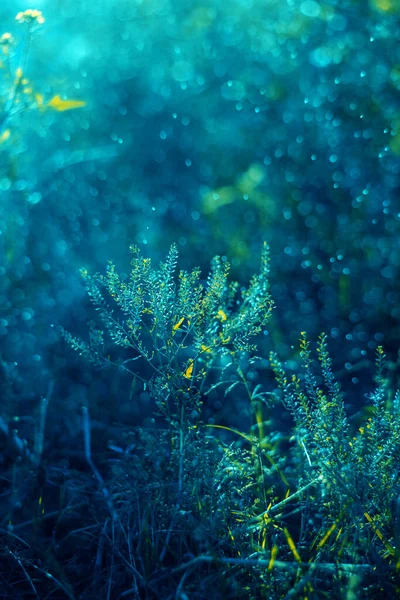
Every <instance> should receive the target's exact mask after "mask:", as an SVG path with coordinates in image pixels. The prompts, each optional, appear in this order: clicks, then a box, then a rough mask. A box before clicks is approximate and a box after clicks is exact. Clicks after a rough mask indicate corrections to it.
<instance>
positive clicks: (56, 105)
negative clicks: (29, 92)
mask: <svg viewBox="0 0 400 600" xmlns="http://www.w3.org/2000/svg"><path fill="white" fill-rule="evenodd" d="M47 106H49V107H50V108H52V109H53V110H57V111H59V112H63V111H64V110H71V109H73V108H82V106H86V102H84V101H83V100H62V99H61V97H60V96H54V97H53V98H52V99H51V100H50V101H49V102H48V103H47Z"/></svg>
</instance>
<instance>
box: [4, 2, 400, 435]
mask: <svg viewBox="0 0 400 600" xmlns="http://www.w3.org/2000/svg"><path fill="white" fill-rule="evenodd" d="M27 8H37V9H39V10H41V11H42V12H43V16H44V17H45V19H46V21H45V23H44V24H43V26H42V27H41V30H40V32H39V31H38V32H37V33H36V34H35V36H34V37H33V40H32V43H31V44H30V47H29V57H28V62H27V66H26V70H25V74H24V75H26V77H27V78H28V79H29V81H31V82H32V85H33V87H34V89H35V90H37V92H38V93H40V94H41V95H43V97H44V98H45V99H46V100H49V99H50V98H52V97H54V96H55V95H57V94H60V95H61V96H62V98H72V99H74V100H82V101H84V102H85V103H86V105H85V106H84V107H83V108H79V109H77V110H71V111H65V112H57V111H47V110H46V111H45V110H39V109H37V110H26V111H22V112H21V113H19V114H18V115H16V116H15V117H14V118H13V119H12V120H11V121H10V122H9V123H8V127H9V130H10V136H9V138H8V139H4V140H3V139H2V141H1V143H0V352H1V357H2V361H3V368H4V370H5V371H6V372H7V373H8V380H9V381H11V382H12V386H13V387H14V388H15V389H14V392H16V393H14V396H13V397H14V402H15V398H17V399H18V400H17V402H19V403H20V404H21V406H22V405H23V406H24V410H26V407H28V406H32V407H33V408H34V407H35V406H36V405H37V401H38V398H39V397H40V396H41V395H43V394H45V393H46V390H47V387H48V382H49V381H50V380H51V381H54V382H55V384H56V388H55V389H56V390H57V393H56V394H55V395H56V396H57V398H58V400H57V401H56V403H55V407H57V406H59V408H60V407H62V406H65V402H68V405H67V406H68V410H69V412H70V414H71V415H72V414H73V413H74V407H78V406H80V404H81V403H82V397H83V396H86V395H87V394H89V395H90V396H91V397H93V398H96V401H98V402H99V405H100V406H101V403H102V402H103V404H104V405H105V404H107V403H108V410H109V406H110V398H112V399H113V401H114V403H115V406H117V405H118V407H119V408H118V411H119V412H118V414H116V415H113V416H112V418H121V414H122V413H121V411H123V410H126V412H127V413H129V415H130V418H133V419H137V418H138V415H139V414H145V413H146V412H149V411H150V412H151V410H152V406H150V404H149V405H148V406H147V405H146V403H148V402H149V399H148V398H147V397H146V395H142V396H143V397H141V401H142V403H143V406H141V405H140V402H138V403H134V406H132V403H130V404H129V406H127V401H128V399H127V398H126V396H127V394H126V390H127V389H129V385H130V383H129V382H128V381H125V380H124V378H123V376H122V375H121V374H118V373H116V374H113V375H110V373H104V372H102V371H101V372H96V371H95V370H94V369H92V368H91V367H90V366H88V365H86V364H82V362H81V361H80V359H79V357H77V356H75V355H73V354H72V352H71V351H70V350H69V349H68V348H66V347H65V344H64V343H62V342H60V340H59V338H58V335H57V333H56V326H58V325H63V326H64V327H65V328H67V329H69V330H70V331H72V332H73V333H74V334H80V335H82V336H86V331H87V326H86V322H87V320H88V318H90V317H91V316H92V312H91V309H90V307H89V305H88V302H87V299H86V296H85V292H84V290H83V286H82V283H81V281H80V277H79V269H80V268H81V267H84V268H87V269H88V270H89V271H91V272H93V271H98V270H103V268H104V267H105V264H106V261H107V260H108V259H113V260H115V261H116V263H117V265H118V268H119V269H120V270H121V271H125V272H126V271H127V270H128V269H129V252H128V247H129V244H131V243H135V244H138V245H139V246H140V247H141V249H142V252H143V254H144V255H147V256H150V257H152V258H153V259H154V260H155V261H156V262H157V261H158V260H160V259H162V258H163V257H164V256H165V254H166V252H167V251H168V248H169V246H170V244H171V243H172V242H176V243H177V244H178V247H179V251H180V267H182V268H191V267H194V266H197V265H199V266H200V267H201V268H202V270H203V272H204V275H206V274H207V270H208V267H209V263H210V260H211V258H212V257H213V256H214V255H215V254H219V255H222V256H226V257H227V259H228V260H229V262H230V263H231V265H232V277H233V278H234V279H237V280H238V281H240V282H241V283H245V282H247V281H248V279H249V276H250V275H251V274H252V273H253V272H255V271H257V269H258V261H259V254H260V246H261V243H262V241H263V240H267V241H268V243H269V244H270V247H271V293H272V295H273V298H274V300H275V303H276V305H277V308H276V309H275V311H274V317H273V320H272V322H271V325H270V328H269V329H268V332H265V336H264V337H263V339H262V340H261V344H260V354H262V355H263V356H268V351H269V350H270V349H274V350H276V351H277V352H278V353H279V355H280V356H281V358H282V359H283V360H288V361H289V366H290V365H294V364H295V360H296V356H297V352H298V350H297V349H298V338H299V332H300V331H301V330H306V331H307V332H308V334H309V337H310V338H311V339H315V338H316V337H317V335H318V334H319V333H320V332H321V331H326V332H327V334H328V335H329V340H330V348H331V350H332V354H333V357H334V368H335V371H336V372H337V373H338V375H339V377H340V379H341V380H342V381H343V382H344V384H346V385H345V387H346V401H347V402H348V403H349V404H351V403H354V404H357V403H360V402H361V403H362V402H364V398H363V396H364V393H365V391H366V389H367V388H368V387H369V386H370V384H371V381H372V375H373V369H372V366H373V362H374V350H375V348H376V346H377V345H378V344H382V345H383V346H384V347H385V350H386V352H387V354H388V355H389V356H390V358H391V360H392V361H393V362H395V361H396V360H397V350H398V339H399V321H400V304H399V299H400V280H399V264H400V251H399V250H400V202H399V190H400V45H399V42H398V40H399V36H400V19H399V16H400V1H399V0H370V1H369V2H368V1H366V0H340V1H339V0H338V1H335V0H327V1H323V2H322V1H321V2H317V1H316V0H285V1H282V0H253V1H252V0H231V1H230V2H217V1H216V0H201V1H200V0H195V1H191V0H174V1H173V2H172V1H171V0H118V1H117V0H98V1H97V2H88V1H87V0H52V1H51V2H50V1H49V0H36V1H35V3H34V6H33V5H31V3H30V2H25V0H18V1H16V0H2V2H1V7H0V23H1V29H2V32H10V33H11V34H12V35H13V36H14V37H15V39H16V41H17V42H18V43H17V45H16V46H15V49H14V50H13V52H12V55H11V56H10V61H11V62H10V64H11V65H12V69H17V68H18V66H20V63H21V60H23V56H24V52H25V51H26V50H27V48H26V39H25V38H24V28H23V27H21V25H20V24H18V23H17V22H16V21H15V15H16V13H17V12H18V11H23V10H25V9H27ZM4 73H5V68H4V65H2V68H0V102H1V104H0V106H1V107H2V109H1V110H3V111H4V107H5V105H6V100H7V93H8V91H7V81H6V78H5V77H4ZM268 377H270V376H269V375H268ZM269 381H270V380H269V379H268V380H267V381H263V383H265V384H266V386H267V387H268V385H270V386H272V387H273V384H272V383H271V384H269V383H268V382H269ZM4 397H5V396H4ZM10 397H11V396H10ZM57 402H59V404H58V405H57ZM63 402H64V404H63ZM215 402H218V403H219V404H218V405H217V406H216V407H214V408H217V409H218V410H222V411H223V407H222V404H221V401H220V399H219V400H216V401H215ZM124 407H125V408H124ZM211 409H212V406H211ZM211 409H210V411H211ZM10 410H12V412H13V413H18V412H21V407H18V406H15V404H14V406H13V407H12V409H10ZM115 410H117V409H115ZM209 416H210V417H211V412H210V413H209ZM71 422H72V421H71ZM71 427H72V425H71ZM55 431H56V429H55Z"/></svg>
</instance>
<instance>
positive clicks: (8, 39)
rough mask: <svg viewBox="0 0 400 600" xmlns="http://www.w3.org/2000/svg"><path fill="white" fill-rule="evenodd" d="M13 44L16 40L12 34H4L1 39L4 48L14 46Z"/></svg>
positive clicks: (0, 42)
mask: <svg viewBox="0 0 400 600" xmlns="http://www.w3.org/2000/svg"><path fill="white" fill-rule="evenodd" d="M13 43H14V38H13V36H12V35H11V33H3V35H2V36H1V37H0V44H1V45H2V46H12V44H13Z"/></svg>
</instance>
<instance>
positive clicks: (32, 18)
mask: <svg viewBox="0 0 400 600" xmlns="http://www.w3.org/2000/svg"><path fill="white" fill-rule="evenodd" d="M15 19H16V20H17V21H18V23H28V25H43V23H44V17H43V15H42V11H41V10H36V9H33V8H28V9H27V10H24V11H21V12H19V13H18V14H17V16H16V17H15Z"/></svg>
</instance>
